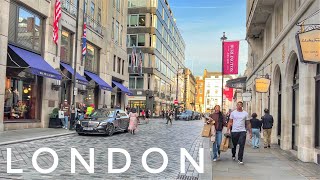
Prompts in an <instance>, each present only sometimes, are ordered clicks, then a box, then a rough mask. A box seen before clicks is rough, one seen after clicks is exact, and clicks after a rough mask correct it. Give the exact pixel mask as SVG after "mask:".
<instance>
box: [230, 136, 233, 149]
mask: <svg viewBox="0 0 320 180" xmlns="http://www.w3.org/2000/svg"><path fill="white" fill-rule="evenodd" d="M233 147H234V145H233V142H232V138H231V137H229V149H232V148H233Z"/></svg>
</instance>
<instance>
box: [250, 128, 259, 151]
mask: <svg viewBox="0 0 320 180" xmlns="http://www.w3.org/2000/svg"><path fill="white" fill-rule="evenodd" d="M259 146H260V129H255V128H252V147H253V148H254V147H259Z"/></svg>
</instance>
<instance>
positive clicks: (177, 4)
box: [169, 0, 248, 75]
mask: <svg viewBox="0 0 320 180" xmlns="http://www.w3.org/2000/svg"><path fill="white" fill-rule="evenodd" d="M169 5H170V7H171V9H172V12H173V16H174V18H175V19H176V23H177V26H178V28H179V30H180V33H181V35H182V37H183V39H184V41H185V43H186V51H185V56H186V58H185V65H186V66H187V67H188V68H190V69H191V70H192V72H193V74H194V75H202V74H203V71H204V69H207V70H208V71H217V72H221V59H222V57H221V54H222V45H221V41H220V38H221V37H222V35H223V32H225V33H226V36H227V38H228V40H241V41H240V48H239V74H243V73H244V70H245V68H246V63H247V59H248V50H247V49H248V44H247V42H246V41H245V40H244V39H245V35H246V26H245V24H246V1H244V0H169Z"/></svg>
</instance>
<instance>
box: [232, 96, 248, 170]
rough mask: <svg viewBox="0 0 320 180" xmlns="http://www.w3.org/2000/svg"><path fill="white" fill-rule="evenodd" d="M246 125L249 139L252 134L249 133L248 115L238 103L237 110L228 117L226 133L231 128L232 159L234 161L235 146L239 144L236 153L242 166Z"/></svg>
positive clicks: (241, 104) (240, 103)
mask: <svg viewBox="0 0 320 180" xmlns="http://www.w3.org/2000/svg"><path fill="white" fill-rule="evenodd" d="M246 124H247V129H248V130H249V133H250V138H251V137H252V133H251V124H250V119H249V115H248V113H247V112H246V111H244V110H243V103H242V102H238V103H237V109H236V110H234V111H233V112H232V113H231V115H230V120H229V123H228V130H227V132H228V133H230V128H231V126H232V131H231V138H232V142H233V148H232V159H233V160H236V150H237V145H238V144H239V151H238V163H239V164H243V152H244V146H245V144H246V136H247V130H246Z"/></svg>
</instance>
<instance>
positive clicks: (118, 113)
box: [113, 110, 121, 129]
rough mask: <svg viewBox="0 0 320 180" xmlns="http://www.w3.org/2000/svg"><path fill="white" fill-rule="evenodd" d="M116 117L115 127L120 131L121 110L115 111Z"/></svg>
mask: <svg viewBox="0 0 320 180" xmlns="http://www.w3.org/2000/svg"><path fill="white" fill-rule="evenodd" d="M118 115H120V117H118ZM114 117H115V120H114V121H113V124H114V127H115V128H116V129H119V128H120V126H121V114H120V111H119V110H116V111H115V116H114Z"/></svg>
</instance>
